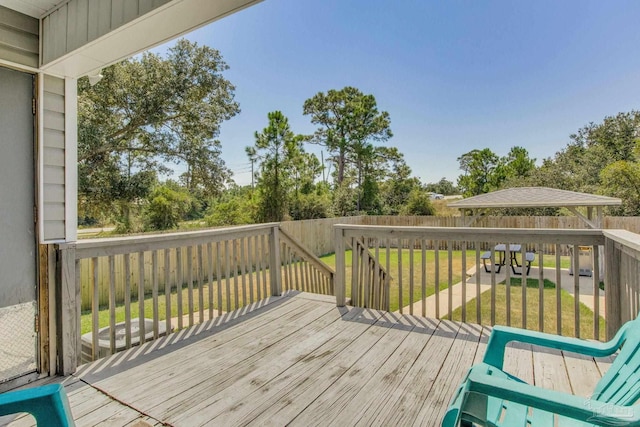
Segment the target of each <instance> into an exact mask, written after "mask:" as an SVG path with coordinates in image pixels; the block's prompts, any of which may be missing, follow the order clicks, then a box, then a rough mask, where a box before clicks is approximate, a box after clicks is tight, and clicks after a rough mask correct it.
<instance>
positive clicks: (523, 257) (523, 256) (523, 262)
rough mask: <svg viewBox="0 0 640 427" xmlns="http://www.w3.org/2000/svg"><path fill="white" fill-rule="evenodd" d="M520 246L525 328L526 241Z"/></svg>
mask: <svg viewBox="0 0 640 427" xmlns="http://www.w3.org/2000/svg"><path fill="white" fill-rule="evenodd" d="M520 247H521V249H520V259H521V265H522V267H520V274H521V278H522V280H521V281H520V286H521V287H522V328H523V329H527V267H526V265H527V245H526V243H522V244H521V246H520Z"/></svg>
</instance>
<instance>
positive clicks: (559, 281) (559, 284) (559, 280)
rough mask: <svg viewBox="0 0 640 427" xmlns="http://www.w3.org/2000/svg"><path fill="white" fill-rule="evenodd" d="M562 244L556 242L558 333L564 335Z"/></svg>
mask: <svg viewBox="0 0 640 427" xmlns="http://www.w3.org/2000/svg"><path fill="white" fill-rule="evenodd" d="M560 267H561V262H560V244H559V243H556V333H557V334H558V335H562V271H561V270H560Z"/></svg>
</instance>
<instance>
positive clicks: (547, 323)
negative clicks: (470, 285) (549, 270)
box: [452, 278, 605, 340]
mask: <svg viewBox="0 0 640 427" xmlns="http://www.w3.org/2000/svg"><path fill="white" fill-rule="evenodd" d="M511 280H512V281H511V286H510V295H511V310H510V313H511V316H510V317H511V318H510V325H511V326H515V327H522V285H521V283H522V282H521V279H520V278H512V279H511ZM506 288H507V287H506V285H505V284H504V282H502V283H501V284H498V285H496V290H495V292H496V296H495V301H496V303H495V307H496V313H495V316H496V319H495V322H496V324H497V325H508V322H507V308H506V307H507V289H506ZM542 298H543V313H544V322H543V330H544V331H545V332H551V333H557V325H556V316H557V313H556V309H557V306H556V302H557V296H556V289H555V284H554V283H553V282H551V281H549V280H546V279H545V285H544V289H543V296H542ZM539 301H540V294H539V289H538V280H537V279H530V278H528V279H527V293H526V308H527V329H531V330H539V319H538V315H539ZM560 301H561V315H562V317H561V325H562V335H565V336H575V316H574V304H575V300H574V298H573V297H572V296H571V295H570V294H569V293H568V292H566V291H565V290H561V291H560ZM480 307H481V308H480V314H481V316H482V318H481V323H482V324H483V325H490V324H491V290H488V291H486V292H483V293H482V294H481V295H480ZM466 309H467V314H466V318H467V321H468V322H476V321H477V317H476V314H477V311H476V299H475V298H474V299H473V300H471V301H469V302H468V303H467V304H466ZM579 316H580V317H579V319H580V337H581V338H594V336H593V312H592V311H591V310H590V309H589V308H588V307H587V306H586V305H584V304H580V314H579ZM452 319H453V320H461V319H462V307H459V308H457V309H456V310H454V311H453V313H452ZM599 322H600V337H599V338H600V339H601V340H603V339H604V338H605V321H604V319H603V318H602V317H600V319H599Z"/></svg>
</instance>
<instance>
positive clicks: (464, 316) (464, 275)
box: [449, 242, 467, 323]
mask: <svg viewBox="0 0 640 427" xmlns="http://www.w3.org/2000/svg"><path fill="white" fill-rule="evenodd" d="M461 253H462V259H461V260H460V261H461V270H462V271H461V274H460V278H461V279H462V282H461V283H462V292H461V294H462V295H461V297H462V301H461V303H462V304H461V305H462V321H463V322H465V323H466V321H467V242H461ZM449 286H451V285H449Z"/></svg>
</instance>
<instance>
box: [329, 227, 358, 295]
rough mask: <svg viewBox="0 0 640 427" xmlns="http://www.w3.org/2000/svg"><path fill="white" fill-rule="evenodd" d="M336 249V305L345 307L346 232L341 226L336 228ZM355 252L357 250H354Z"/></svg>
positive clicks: (334, 241)
mask: <svg viewBox="0 0 640 427" xmlns="http://www.w3.org/2000/svg"><path fill="white" fill-rule="evenodd" d="M333 229H334V240H333V244H334V248H335V254H336V273H335V276H334V285H335V293H336V305H337V306H338V307H344V306H345V304H346V296H345V289H346V285H345V272H344V270H345V253H344V250H345V245H344V231H343V229H342V228H340V226H339V225H336V226H334V228H333ZM354 250H355V249H354Z"/></svg>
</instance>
